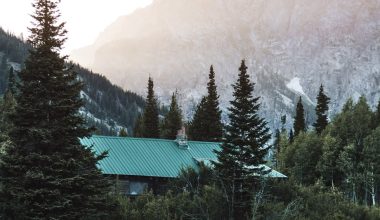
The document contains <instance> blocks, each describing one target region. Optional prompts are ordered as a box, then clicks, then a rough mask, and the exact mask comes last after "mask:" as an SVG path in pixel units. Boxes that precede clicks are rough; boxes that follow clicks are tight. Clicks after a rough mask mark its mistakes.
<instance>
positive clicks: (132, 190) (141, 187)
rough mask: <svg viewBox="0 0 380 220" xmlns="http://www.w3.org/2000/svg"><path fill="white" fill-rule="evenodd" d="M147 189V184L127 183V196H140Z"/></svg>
mask: <svg viewBox="0 0 380 220" xmlns="http://www.w3.org/2000/svg"><path fill="white" fill-rule="evenodd" d="M147 188H148V183H146V182H137V181H130V182H129V195H140V194H142V193H143V192H144V191H145V190H146V189H147Z"/></svg>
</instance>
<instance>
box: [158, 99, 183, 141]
mask: <svg viewBox="0 0 380 220" xmlns="http://www.w3.org/2000/svg"><path fill="white" fill-rule="evenodd" d="M181 128H182V113H181V109H180V108H179V106H178V103H177V97H176V93H173V95H172V100H171V103H170V108H169V112H168V113H167V114H166V116H165V119H164V122H163V126H162V132H161V133H162V137H163V138H165V139H172V140H174V139H175V138H176V136H177V132H178V131H179V130H180V129H181Z"/></svg>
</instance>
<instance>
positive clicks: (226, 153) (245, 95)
mask: <svg viewBox="0 0 380 220" xmlns="http://www.w3.org/2000/svg"><path fill="white" fill-rule="evenodd" d="M239 71H240V73H239V77H238V80H237V82H236V83H235V84H234V85H233V88H234V93H233V96H234V100H233V101H231V107H230V108H229V115H228V117H229V119H230V124H229V125H228V126H227V128H226V137H225V140H224V141H223V144H222V146H221V151H217V152H216V154H217V157H218V162H215V163H214V164H215V169H216V172H217V174H218V175H219V177H220V179H221V180H222V182H223V183H224V184H223V185H224V186H225V189H226V192H227V194H228V198H229V199H228V200H229V201H228V203H229V215H230V216H229V219H232V218H234V219H247V218H249V217H250V215H251V213H250V212H251V207H252V206H251V205H252V204H251V202H252V193H253V192H254V191H255V188H254V186H255V184H258V180H257V178H258V177H257V174H262V172H263V170H262V169H261V168H259V166H260V165H261V164H265V162H266V161H265V159H264V157H265V155H266V154H267V152H268V147H266V144H267V142H268V140H269V139H270V137H271V135H270V134H269V128H268V127H267V123H266V122H265V120H264V119H263V118H261V117H260V116H259V115H258V111H259V108H260V103H259V97H253V91H254V83H252V82H250V79H249V75H248V73H247V67H246V65H245V62H244V60H243V61H242V63H241V66H240V68H239Z"/></svg>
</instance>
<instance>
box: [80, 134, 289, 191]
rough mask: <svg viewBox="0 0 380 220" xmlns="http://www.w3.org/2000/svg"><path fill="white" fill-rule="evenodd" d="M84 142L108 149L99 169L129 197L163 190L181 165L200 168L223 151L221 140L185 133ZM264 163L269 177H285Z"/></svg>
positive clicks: (100, 149) (109, 138)
mask: <svg viewBox="0 0 380 220" xmlns="http://www.w3.org/2000/svg"><path fill="white" fill-rule="evenodd" d="M81 143H82V144H83V145H85V146H87V147H92V148H93V150H94V151H95V152H98V153H101V152H104V151H108V157H107V158H105V159H103V160H102V161H100V163H99V168H100V169H101V170H102V172H103V173H104V175H106V176H109V177H111V178H113V179H115V180H117V181H115V183H117V185H118V186H117V188H118V190H119V191H120V192H121V193H122V194H124V195H127V196H135V195H139V194H141V193H143V192H144V190H146V189H149V190H152V191H153V193H155V194H160V193H163V192H165V189H166V188H165V185H166V184H167V182H168V181H169V180H170V179H173V178H176V177H178V174H179V173H180V171H181V168H186V167H192V168H194V169H195V170H197V169H198V167H199V164H200V163H202V162H203V163H204V164H206V165H208V164H211V161H216V160H217V157H216V154H215V153H214V151H215V150H220V143H216V142H200V141H187V139H186V136H185V135H178V136H177V139H176V140H164V139H149V138H131V137H109V136H98V135H94V136H92V137H89V138H83V139H81ZM262 166H264V169H265V170H270V172H269V173H268V174H267V176H269V177H272V178H286V176H285V175H283V174H281V173H279V172H277V171H275V170H271V169H270V168H269V167H267V166H266V165H262Z"/></svg>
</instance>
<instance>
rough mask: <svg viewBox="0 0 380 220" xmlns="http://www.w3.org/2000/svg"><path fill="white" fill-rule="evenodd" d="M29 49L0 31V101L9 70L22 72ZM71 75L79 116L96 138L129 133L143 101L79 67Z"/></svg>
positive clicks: (5, 86)
mask: <svg viewBox="0 0 380 220" xmlns="http://www.w3.org/2000/svg"><path fill="white" fill-rule="evenodd" d="M28 48H29V46H28V45H27V44H26V43H25V42H23V41H22V40H20V39H18V38H16V37H15V36H13V35H12V34H8V33H6V32H5V31H4V30H2V29H1V28H0V98H1V95H2V94H3V93H4V91H5V90H6V88H7V82H8V74H9V69H10V67H11V66H12V67H13V68H14V69H15V70H16V72H17V71H19V70H20V69H21V68H22V65H23V62H24V60H25V59H26V57H27V55H28ZM73 69H74V71H76V72H77V73H78V75H79V78H80V80H81V81H83V83H84V88H83V90H82V92H81V96H82V98H83V100H84V102H85V106H84V107H83V108H81V110H80V113H81V114H82V115H83V116H84V117H85V119H86V121H87V124H88V125H89V126H95V127H96V128H97V131H96V132H97V133H98V134H104V135H116V134H117V133H118V132H119V130H120V129H121V128H126V129H127V130H128V131H129V132H131V131H132V128H133V125H134V122H135V119H136V117H137V115H138V114H140V112H141V111H142V109H143V107H144V106H145V101H144V99H143V98H142V97H141V96H139V95H137V94H135V93H133V92H130V91H125V90H123V89H121V88H120V87H118V86H115V85H113V84H112V83H111V82H110V81H109V80H108V79H106V78H105V77H104V76H101V75H99V74H96V73H93V72H92V71H89V70H88V69H85V68H83V67H81V66H80V65H73Z"/></svg>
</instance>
